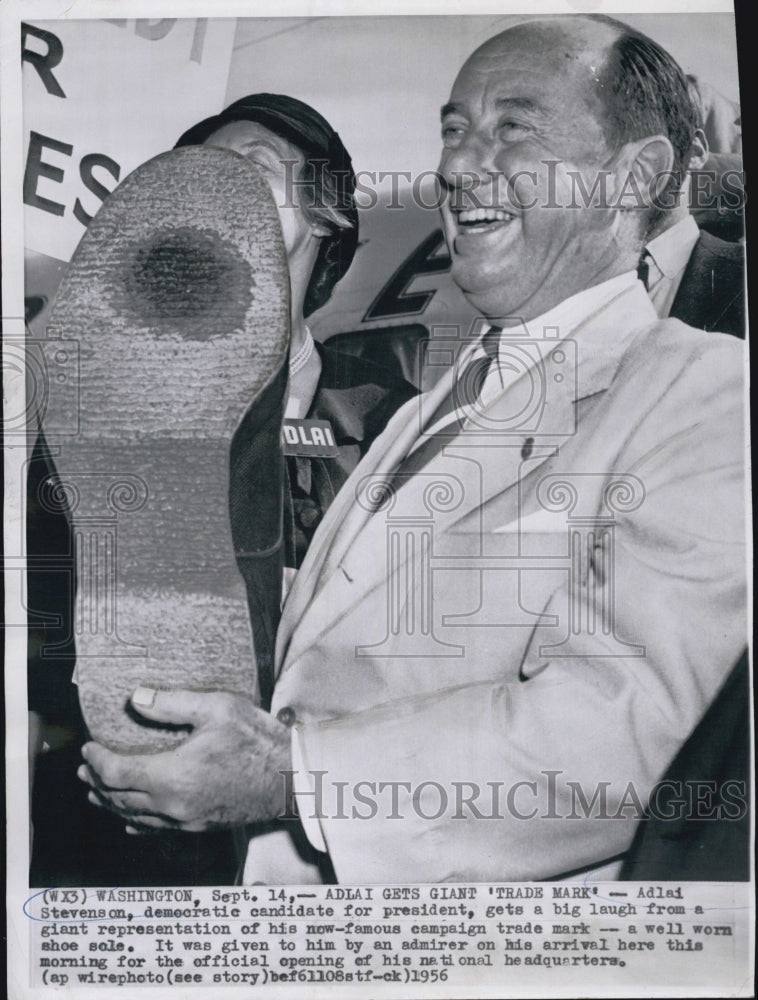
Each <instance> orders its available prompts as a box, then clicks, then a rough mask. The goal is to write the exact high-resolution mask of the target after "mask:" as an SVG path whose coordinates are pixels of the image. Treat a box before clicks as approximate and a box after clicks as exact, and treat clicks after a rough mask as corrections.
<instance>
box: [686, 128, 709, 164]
mask: <svg viewBox="0 0 758 1000" xmlns="http://www.w3.org/2000/svg"><path fill="white" fill-rule="evenodd" d="M710 153H711V151H710V149H709V147H708V140H707V139H706V137H705V132H704V131H703V130H702V129H701V128H699V129H696V130H695V135H694V136H693V139H692V149H691V151H690V162H689V165H688V167H687V169H688V170H703V169H704V167H705V164H706V162H707V161H708V157H709V156H710Z"/></svg>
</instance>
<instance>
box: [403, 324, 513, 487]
mask: <svg viewBox="0 0 758 1000" xmlns="http://www.w3.org/2000/svg"><path fill="white" fill-rule="evenodd" d="M502 332H503V331H502V329H501V327H499V326H493V327H490V329H489V330H488V331H487V333H485V335H484V336H483V337H482V339H481V342H480V343H479V344H478V346H477V348H476V349H475V351H474V353H473V355H472V357H471V358H469V360H468V361H467V362H466V363H465V364H464V365H463V367H462V368H461V370H460V372H459V373H458V377H457V378H456V379H455V381H454V382H453V385H452V388H451V390H450V392H449V393H448V395H447V396H446V397H445V398H444V399H443V400H442V402H441V403H440V405H439V406H438V407H437V409H436V410H435V411H434V413H433V414H432V415H431V417H430V418H429V419H428V420H427V422H426V427H427V429H428V428H431V427H434V426H435V424H438V423H439V422H440V421H441V420H444V419H445V417H448V416H449V415H450V414H451V413H455V412H456V411H461V415H464V414H465V411H466V410H467V409H470V408H471V407H472V406H474V405H475V403H476V401H477V400H478V399H479V396H480V395H481V392H482V388H483V386H484V383H485V381H486V379H487V375H488V374H489V371H490V368H491V367H492V362H493V361H495V360H496V358H497V353H498V348H499V345H500V335H501V333H502ZM449 427H450V425H447V426H445V427H443V428H441V429H440V430H439V431H437V432H436V433H434V434H431V435H430V436H429V437H427V438H426V439H425V440H424V441H423V442H422V444H420V445H419V447H418V448H416V449H415V451H412V452H411V453H410V454H409V455H408V456H406V458H405V459H404V461H403V462H402V464H401V465H400V467H399V468H398V470H397V471H398V473H399V474H402V475H403V476H407V475H411V474H413V473H414V472H418V471H419V470H420V469H423V467H424V466H425V465H427V463H428V462H430V461H431V460H432V458H434V456H435V455H437V454H438V453H439V452H440V451H441V450H442V449H443V448H444V446H445V445H446V444H449V442H450V438H451V433H450V429H449Z"/></svg>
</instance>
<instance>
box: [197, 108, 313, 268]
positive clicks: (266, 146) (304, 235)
mask: <svg viewBox="0 0 758 1000" xmlns="http://www.w3.org/2000/svg"><path fill="white" fill-rule="evenodd" d="M205 144H206V145H207V146H216V147H218V148H219V149H231V150H233V151H234V152H235V153H241V154H242V156H245V157H247V159H248V160H250V162H251V163H254V164H255V166H256V167H257V168H258V170H259V171H260V173H261V175H262V176H263V178H264V179H265V181H266V182H267V183H268V186H269V187H270V188H271V193H272V194H273V196H274V201H275V202H276V207H277V208H278V209H279V221H280V222H281V225H282V235H283V236H284V245H285V248H286V250H287V257H288V258H289V260H290V262H291V261H292V259H293V257H295V256H296V255H297V253H298V252H299V251H301V250H302V248H303V247H304V246H306V245H307V244H308V243H309V241H310V239H311V238H312V235H313V233H312V229H313V227H312V226H311V225H310V224H309V222H308V219H307V218H306V216H305V214H304V212H303V210H302V208H300V207H299V205H298V203H297V195H298V191H297V190H296V186H295V185H293V184H292V183H291V179H292V178H293V177H298V176H299V174H300V170H301V168H302V165H303V162H304V157H303V154H302V153H301V152H300V150H299V149H297V148H296V147H295V146H293V145H292V144H291V143H289V142H287V140H286V139H282V137H281V136H279V135H276V133H275V132H271V131H269V129H267V128H265V126H263V125H259V124H258V123H257V122H248V121H239V122H229V123H228V124H226V125H222V126H221V128H219V129H217V130H216V131H215V132H214V133H213V134H212V135H210V136H209V137H208V138H207V139H206V140H205ZM288 164H289V167H288ZM288 178H289V179H290V183H289V184H288ZM293 188H294V190H293Z"/></svg>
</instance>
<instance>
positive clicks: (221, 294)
mask: <svg viewBox="0 0 758 1000" xmlns="http://www.w3.org/2000/svg"><path fill="white" fill-rule="evenodd" d="M47 338H48V342H47V351H48V354H49V353H50V352H51V351H52V352H53V354H55V355H56V356H59V357H62V356H63V355H66V356H68V355H70V354H75V353H76V352H77V351H78V356H79V378H78V384H77V380H76V379H72V378H68V379H62V380H61V381H62V382H63V383H64V384H62V385H57V384H56V381H55V378H51V382H50V386H49V393H48V395H49V399H48V401H47V407H46V412H45V413H43V414H42V427H43V431H44V430H45V427H46V424H49V425H50V426H52V427H55V426H61V425H62V424H65V423H66V422H67V421H68V422H69V425H70V422H71V421H70V414H71V413H72V412H73V411H74V410H75V409H76V410H77V411H78V428H77V429H76V433H72V434H70V435H68V436H61V435H58V436H57V437H54V438H53V440H54V442H55V444H56V445H57V447H56V448H55V450H54V461H55V464H56V466H57V470H58V476H59V482H58V483H55V481H50V482H48V484H47V494H46V496H43V497H41V500H42V502H43V503H46V504H47V505H49V506H52V507H55V506H56V505H58V506H61V505H65V506H67V507H68V509H69V511H70V516H71V520H72V527H73V536H74V544H75V561H76V575H77V595H76V606H75V622H74V633H75V635H74V637H75V642H76V654H77V668H76V681H77V684H78V688H79V698H80V702H81V706H82V710H83V713H84V717H85V720H86V723H87V726H88V727H89V730H90V733H91V735H92V737H93V738H94V739H96V740H98V741H99V742H101V743H103V744H105V745H106V746H108V747H110V748H112V749H114V750H117V751H121V752H146V751H157V750H162V749H165V748H168V747H171V746H174V745H176V743H177V742H179V741H180V740H182V739H184V738H185V737H186V730H184V729H181V728H179V729H176V728H172V727H166V726H157V725H155V724H151V723H146V722H145V720H144V719H142V718H141V717H139V716H138V715H136V714H135V713H134V712H133V710H132V709H131V707H130V702H129V698H130V695H131V694H132V692H133V691H134V689H135V688H136V687H137V686H147V687H153V688H158V689H169V690H170V689H175V688H188V689H191V690H197V691H210V690H225V691H235V692H241V693H244V694H247V695H250V696H252V697H253V698H255V699H257V700H259V701H260V700H262V701H263V702H264V703H265V702H267V701H268V699H269V697H270V690H271V686H272V683H273V642H274V635H275V629H276V624H277V616H278V609H279V601H280V596H281V547H282V546H281V542H282V538H281V493H282V458H281V451H280V428H281V417H282V407H283V401H284V395H285V392H286V364H285V362H286V357H287V350H288V338H289V275H288V270H287V261H286V254H285V249H284V245H283V242H282V236H281V229H280V225H279V217H278V213H277V210H276V206H275V205H274V202H273V199H272V197H271V193H270V190H269V188H268V186H267V185H266V183H265V181H264V180H263V179H262V178H261V177H260V175H259V174H258V173H257V171H256V170H255V168H254V167H253V166H252V165H251V164H250V163H249V162H248V161H247V160H245V159H244V158H243V157H241V156H238V155H237V154H236V153H231V152H228V151H222V150H216V149H211V148H206V147H202V146H197V147H187V148H184V149H179V150H175V151H173V152H170V153H166V154H164V155H161V156H158V157H156V158H155V159H153V160H151V161H149V162H148V163H146V164H144V165H143V166H142V167H140V168H138V169H137V170H135V171H134V173H132V174H131V175H130V176H129V177H128V178H127V179H126V180H125V181H124V182H123V183H122V184H121V185H120V186H119V187H118V188H117V189H116V191H115V192H114V193H113V194H112V195H111V196H110V197H109V198H108V199H107V200H106V202H105V203H104V205H103V207H102V208H101V210H100V211H99V212H98V214H97V216H96V217H95V218H94V219H93V221H92V222H91V223H90V226H89V228H88V230H87V232H86V234H85V236H84V237H83V239H82V241H81V243H80V244H79V246H78V248H77V250H76V252H75V254H74V256H73V258H72V260H71V263H70V266H69V268H68V270H67V272H66V275H65V277H64V280H63V282H62V284H61V288H60V291H59V292H58V295H57V298H56V301H55V305H54V307H53V310H52V313H51V317H50V321H49V324H48V334H47ZM77 393H78V398H77ZM232 453H233V454H234V456H235V459H234V461H232V462H230V455H231V454H232ZM232 524H234V530H233V529H232ZM240 570H242V572H243V573H244V581H243V576H242V575H241V572H240ZM245 583H247V587H246V585H245ZM251 619H252V627H251Z"/></svg>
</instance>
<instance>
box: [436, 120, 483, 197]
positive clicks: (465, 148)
mask: <svg viewBox="0 0 758 1000" xmlns="http://www.w3.org/2000/svg"><path fill="white" fill-rule="evenodd" d="M439 173H440V177H441V178H442V184H443V187H444V188H445V189H446V190H447V191H448V193H453V194H454V195H455V197H457V198H460V199H461V200H462V201H470V202H472V204H473V203H476V202H478V200H480V199H478V198H477V197H476V194H477V192H479V193H480V195H481V193H483V190H484V189H485V188H486V187H487V186H490V185H491V184H492V181H493V178H494V176H495V174H496V171H495V169H494V164H493V163H492V158H491V151H490V150H488V148H487V144H486V143H484V142H482V141H481V138H480V137H478V136H477V135H475V134H474V133H473V132H471V133H468V134H467V135H465V136H462V137H461V140H460V142H459V143H458V145H457V146H456V147H455V148H454V149H444V150H443V151H442V157H441V158H440V165H439Z"/></svg>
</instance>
